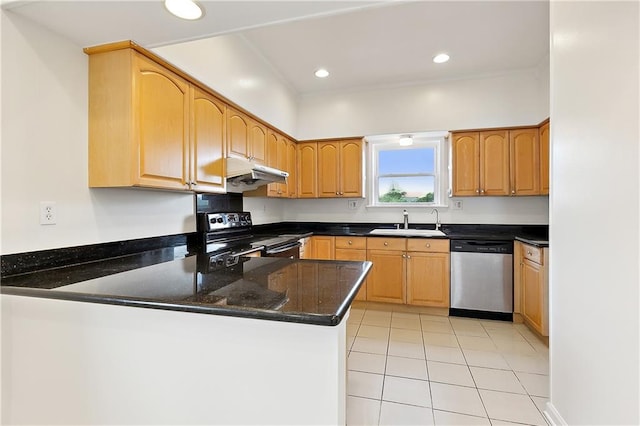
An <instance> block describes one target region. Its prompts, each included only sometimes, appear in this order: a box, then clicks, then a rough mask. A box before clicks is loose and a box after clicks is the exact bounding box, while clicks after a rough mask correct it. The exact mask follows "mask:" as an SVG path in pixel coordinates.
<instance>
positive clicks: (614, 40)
mask: <svg viewBox="0 0 640 426" xmlns="http://www.w3.org/2000/svg"><path fill="white" fill-rule="evenodd" d="M550 13H551V26H550V29H551V37H552V47H551V146H552V154H551V155H552V160H551V162H552V165H551V168H552V186H551V190H552V193H551V202H550V204H551V210H550V231H551V236H550V237H551V241H550V242H551V252H550V254H551V258H550V266H551V275H550V289H551V294H550V316H551V328H550V338H551V341H550V350H551V352H550V357H551V406H550V407H549V411H550V413H551V415H552V418H553V419H554V421H555V422H556V423H567V424H571V425H578V424H607V425H613V424H635V425H637V424H639V423H640V418H639V415H638V413H639V404H640V394H639V392H638V388H639V366H640V363H639V361H638V360H639V355H640V354H639V351H638V345H639V340H640V336H639V332H640V329H639V326H638V323H639V321H638V312H639V310H638V308H639V303H638V296H639V292H638V290H639V282H640V275H639V271H638V264H639V262H638V260H639V254H640V252H639V241H640V238H639V230H640V227H639V221H640V214H639V213H640V209H639V201H640V194H639V173H638V168H639V166H640V159H639V149H638V147H639V141H640V132H639V129H638V117H640V108H639V106H638V105H639V101H640V99H639V98H640V96H639V95H640V93H639V89H640V86H639V82H638V80H639V76H640V65H639V54H640V42H639V36H640V34H639V28H640V7H639V4H638V2H551V9H550ZM594 230H604V232H603V231H599V232H598V231H596V232H594Z"/></svg>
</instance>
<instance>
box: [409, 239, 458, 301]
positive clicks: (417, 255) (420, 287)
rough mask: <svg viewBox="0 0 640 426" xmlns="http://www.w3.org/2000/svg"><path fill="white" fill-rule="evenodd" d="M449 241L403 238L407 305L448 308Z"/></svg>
mask: <svg viewBox="0 0 640 426" xmlns="http://www.w3.org/2000/svg"><path fill="white" fill-rule="evenodd" d="M449 276H450V268H449V240H427V241H425V240H418V239H410V240H408V241H407V304H409V305H420V306H432V307H438V308H448V307H449Z"/></svg>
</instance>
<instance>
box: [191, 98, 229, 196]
mask: <svg viewBox="0 0 640 426" xmlns="http://www.w3.org/2000/svg"><path fill="white" fill-rule="evenodd" d="M192 113H193V114H192V116H193V122H192V126H193V127H192V130H191V144H192V145H191V146H192V148H191V156H192V159H191V167H192V170H191V180H192V189H195V190H197V191H198V192H224V190H225V161H224V158H225V150H224V147H225V105H224V103H222V102H221V101H220V100H218V99H216V98H215V97H213V96H212V95H210V94H208V93H206V92H204V91H202V90H200V89H193V105H192ZM194 184H195V185H194Z"/></svg>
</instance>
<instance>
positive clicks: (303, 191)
mask: <svg viewBox="0 0 640 426" xmlns="http://www.w3.org/2000/svg"><path fill="white" fill-rule="evenodd" d="M297 151H298V159H297V162H298V198H318V144H317V143H316V142H304V143H300V144H298V146H297Z"/></svg>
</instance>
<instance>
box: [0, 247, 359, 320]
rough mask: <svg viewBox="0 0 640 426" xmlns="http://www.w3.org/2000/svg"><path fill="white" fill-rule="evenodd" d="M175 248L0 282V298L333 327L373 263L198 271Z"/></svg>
mask: <svg viewBox="0 0 640 426" xmlns="http://www.w3.org/2000/svg"><path fill="white" fill-rule="evenodd" d="M203 264H206V260H205V255H204V254H196V253H188V252H187V253H185V252H184V251H183V250H182V249H180V248H178V249H176V248H175V247H170V248H164V249H157V250H152V251H148V252H142V253H137V254H130V255H125V256H120V257H117V258H110V259H103V260H99V261H93V262H89V263H84V264H76V265H70V266H65V267H59V268H52V269H47V270H41V271H35V272H29V273H23V274H18V275H13V276H8V277H3V279H2V287H1V291H2V293H3V294H11V295H23V296H33V297H45V298H54V299H64V300H73V301H83V302H93V303H107V304H115V305H125V306H136V307H143V308H155V309H168V310H175V311H185V312H198V313H204V314H212V315H226V316H236V317H247V318H257V319H266V320H274V321H287V322H296V323H305V324H317V325H325V326H333V325H337V324H339V323H340V321H341V320H342V318H344V316H345V314H346V313H347V311H348V309H349V306H350V305H351V302H352V301H353V299H354V297H355V295H356V293H357V291H358V289H359V288H360V286H361V285H362V283H363V282H364V278H365V277H366V275H367V273H368V271H369V269H370V268H371V262H347V261H314V260H299V259H284V258H240V262H239V264H238V265H235V266H233V267H230V268H226V269H224V270H222V271H216V272H211V273H207V272H202V271H203V270H205V268H203V267H202V265H203Z"/></svg>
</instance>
